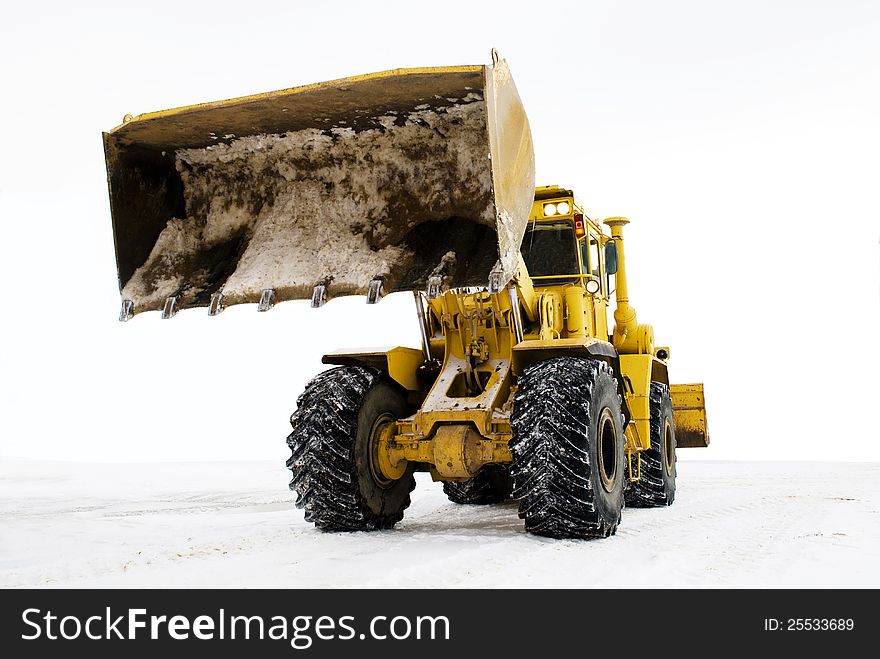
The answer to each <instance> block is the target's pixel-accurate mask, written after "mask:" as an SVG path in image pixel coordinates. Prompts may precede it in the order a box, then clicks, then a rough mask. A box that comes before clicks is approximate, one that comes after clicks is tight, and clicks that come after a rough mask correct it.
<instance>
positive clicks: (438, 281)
mask: <svg viewBox="0 0 880 659" xmlns="http://www.w3.org/2000/svg"><path fill="white" fill-rule="evenodd" d="M442 286H443V277H440V276H438V275H434V276H433V277H428V290H427V293H428V299H429V300H434V299H436V298H438V297H440V293H441V292H442V290H441V289H442Z"/></svg>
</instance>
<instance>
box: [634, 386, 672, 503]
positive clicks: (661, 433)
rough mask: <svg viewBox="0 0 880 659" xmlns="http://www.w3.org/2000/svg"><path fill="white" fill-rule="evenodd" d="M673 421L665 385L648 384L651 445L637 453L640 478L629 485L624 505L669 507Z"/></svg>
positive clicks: (669, 398)
mask: <svg viewBox="0 0 880 659" xmlns="http://www.w3.org/2000/svg"><path fill="white" fill-rule="evenodd" d="M675 463H676V457H675V422H674V421H673V420H672V398H671V397H670V395H669V387H668V386H667V385H665V384H662V383H660V382H652V383H651V448H649V449H648V450H647V451H642V453H641V469H640V472H641V478H639V480H638V481H636V482H635V483H632V484H631V485H630V486H629V489H628V490H627V492H626V505H627V506H632V507H633V508H658V507H663V506H671V505H672V502H673V501H675Z"/></svg>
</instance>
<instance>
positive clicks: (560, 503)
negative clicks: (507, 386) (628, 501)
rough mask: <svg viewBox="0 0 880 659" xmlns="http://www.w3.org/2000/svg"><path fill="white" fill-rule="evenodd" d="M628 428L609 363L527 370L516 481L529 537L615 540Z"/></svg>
mask: <svg viewBox="0 0 880 659" xmlns="http://www.w3.org/2000/svg"><path fill="white" fill-rule="evenodd" d="M622 421H623V415H622V414H621V400H620V395H619V394H618V389H617V380H616V379H615V377H614V373H613V372H612V370H611V367H609V366H608V365H607V364H605V363H604V362H598V361H591V360H586V359H578V358H573V357H559V358H556V359H550V360H548V361H545V362H540V363H538V364H535V365H534V366H530V367H529V368H527V369H526V370H525V372H524V373H523V375H522V377H520V378H519V382H518V388H517V392H516V395H515V396H514V408H513V415H512V416H511V419H510V425H511V428H512V430H513V436H512V438H511V441H510V451H511V453H512V454H513V462H512V464H511V467H510V474H511V476H513V496H514V498H516V499H519V516H520V517H521V518H523V519H524V520H525V527H526V531H529V532H530V533H536V534H538V535H544V536H549V537H552V538H603V537H607V536H609V535H612V534H613V533H615V532H616V530H617V525H618V524H619V523H620V516H621V510H622V508H623V503H624V500H623V489H624V482H625V480H626V460H625V458H624V434H623V427H622Z"/></svg>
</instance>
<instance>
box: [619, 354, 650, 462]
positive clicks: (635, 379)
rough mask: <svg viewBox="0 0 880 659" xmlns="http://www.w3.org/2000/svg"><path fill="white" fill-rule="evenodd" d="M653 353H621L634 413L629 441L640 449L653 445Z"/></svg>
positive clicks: (627, 396)
mask: <svg viewBox="0 0 880 659" xmlns="http://www.w3.org/2000/svg"><path fill="white" fill-rule="evenodd" d="M653 365H654V357H653V356H652V355H621V356H620V372H621V374H622V375H623V378H624V389H625V390H626V402H627V405H629V411H630V414H631V415H632V418H631V419H630V424H629V425H630V427H627V442H628V444H629V445H630V446H633V447H636V448H638V449H647V448H650V447H651V399H650V392H651V371H652V367H653Z"/></svg>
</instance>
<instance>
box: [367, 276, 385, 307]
mask: <svg viewBox="0 0 880 659" xmlns="http://www.w3.org/2000/svg"><path fill="white" fill-rule="evenodd" d="M383 283H384V282H383V281H382V279H381V278H378V277H377V278H376V279H373V280H371V281H370V285H369V288H367V304H376V302H378V301H379V300H380V299H381V298H382V284H383Z"/></svg>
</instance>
